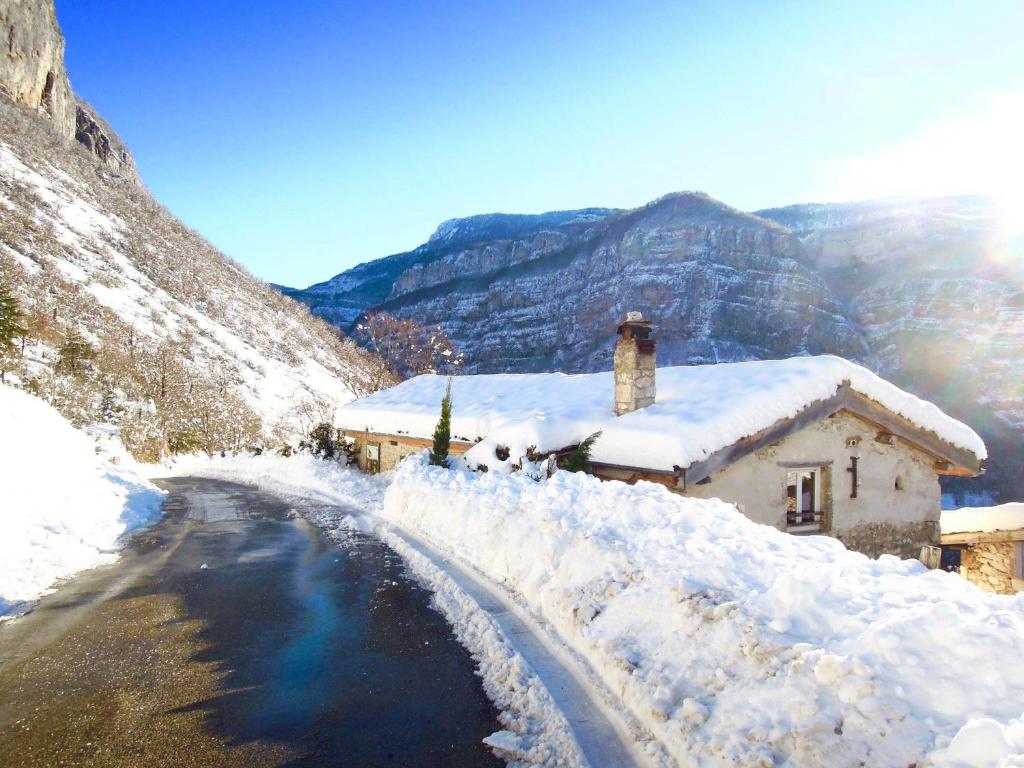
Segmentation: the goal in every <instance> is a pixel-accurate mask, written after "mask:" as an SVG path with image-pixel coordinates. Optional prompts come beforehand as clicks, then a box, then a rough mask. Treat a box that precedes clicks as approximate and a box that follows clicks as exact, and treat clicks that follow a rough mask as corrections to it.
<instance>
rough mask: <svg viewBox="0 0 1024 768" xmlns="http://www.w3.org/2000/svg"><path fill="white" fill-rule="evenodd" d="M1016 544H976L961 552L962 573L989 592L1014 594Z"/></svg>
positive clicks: (1007, 542)
mask: <svg viewBox="0 0 1024 768" xmlns="http://www.w3.org/2000/svg"><path fill="white" fill-rule="evenodd" d="M1014 550H1015V544H1014V542H1012V541H1000V542H996V543H991V544H989V543H986V544H975V545H973V546H972V547H968V548H964V550H963V551H962V552H961V553H960V575H961V576H963V577H964V578H965V579H967V580H968V581H970V582H973V583H975V584H977V585H978V586H979V587H981V588H982V589H987V590H988V591H989V592H998V593H999V594H1002V595H1012V594H1014V593H1015V592H1016V591H1017V590H1016V589H1015V588H1014V578H1013V572H1014V568H1013V566H1014V558H1015V552H1014Z"/></svg>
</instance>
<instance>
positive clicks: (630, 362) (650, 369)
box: [615, 312, 654, 416]
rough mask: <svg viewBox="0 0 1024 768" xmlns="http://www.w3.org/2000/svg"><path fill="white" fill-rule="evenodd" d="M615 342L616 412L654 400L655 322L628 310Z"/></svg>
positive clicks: (632, 408)
mask: <svg viewBox="0 0 1024 768" xmlns="http://www.w3.org/2000/svg"><path fill="white" fill-rule="evenodd" d="M619 336H620V337H621V338H620V339H619V340H618V341H617V342H615V415H616V416H621V415H622V414H624V413H629V412H630V411H635V410H637V409H638V408H646V407H647V406H648V405H652V404H653V403H654V339H652V338H651V337H650V336H651V321H650V320H644V316H643V315H642V314H640V313H639V312H627V313H626V319H625V320H624V321H623V323H622V324H621V325H620V326H619Z"/></svg>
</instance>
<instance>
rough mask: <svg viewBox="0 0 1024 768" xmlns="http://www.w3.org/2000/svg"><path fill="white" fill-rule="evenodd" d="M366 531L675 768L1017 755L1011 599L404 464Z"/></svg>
mask: <svg viewBox="0 0 1024 768" xmlns="http://www.w3.org/2000/svg"><path fill="white" fill-rule="evenodd" d="M383 514H384V517H385V518H386V519H389V520H392V521H394V522H395V523H397V524H400V525H402V526H405V527H407V528H409V529H411V530H414V531H416V532H418V533H419V534H421V535H423V536H424V537H425V538H427V539H429V540H430V541H432V542H434V544H435V545H437V546H439V547H441V548H443V549H446V550H448V551H450V552H453V553H456V554H457V555H459V556H460V557H462V558H463V559H465V560H466V561H468V562H469V563H470V564H472V565H473V566H475V567H476V568H477V569H478V570H480V571H481V572H483V573H484V574H486V575H488V576H490V577H491V578H492V579H494V580H496V581H498V582H499V583H503V584H505V585H506V586H507V587H508V588H509V589H510V590H512V591H513V592H514V593H516V594H518V595H519V596H521V598H522V599H523V600H525V602H526V604H527V605H528V607H529V608H530V609H531V610H532V611H533V612H535V613H536V614H537V615H539V616H541V617H542V618H543V619H545V620H547V621H548V622H550V624H551V625H552V626H554V627H555V628H556V629H557V631H558V632H559V633H560V634H561V636H562V638H563V640H564V641H565V642H567V643H568V644H569V645H570V646H571V647H572V648H573V649H574V650H575V651H577V652H578V653H580V654H582V655H583V656H585V657H586V658H588V659H589V660H590V662H591V663H592V665H593V667H594V668H595V669H596V670H597V672H598V673H599V674H600V676H601V677H602V678H603V679H604V682H605V683H606V684H607V685H608V686H609V688H611V689H612V690H614V691H617V692H619V694H620V695H621V698H622V700H623V702H624V703H625V705H626V706H628V707H629V708H630V709H631V710H632V712H633V713H634V714H635V715H636V716H637V717H638V718H639V719H640V720H641V721H642V722H643V723H645V725H646V726H647V727H648V728H649V729H650V731H651V732H652V733H653V734H654V735H655V736H656V737H657V738H658V739H659V740H660V741H661V742H662V743H663V744H664V745H665V746H666V747H667V748H668V750H669V751H670V752H671V753H672V754H673V755H674V756H675V757H676V758H677V759H678V760H679V761H680V762H681V763H682V764H693V763H697V764H701V765H704V764H730V765H773V764H780V763H783V762H788V763H789V764H792V765H800V766H847V765H849V766H854V765H873V766H874V765H878V766H882V765H892V766H897V765H898V766H906V765H910V764H914V763H917V764H921V763H922V762H924V761H926V760H927V759H928V756H929V755H930V756H931V760H932V762H933V764H936V765H949V766H954V765H960V766H963V765H992V764H995V763H996V761H998V760H1000V759H1002V757H1003V756H1005V755H1007V754H1011V753H1017V752H1021V751H1022V750H1024V739H1022V738H1021V730H1022V726H1021V725H1020V721H1019V718H1020V717H1021V714H1022V712H1024V598H1021V597H1003V596H998V595H990V594H987V593H984V592H982V591H981V590H979V589H977V588H975V587H974V586H972V585H970V584H969V583H967V582H966V581H964V580H963V579H961V578H960V577H959V576H957V575H955V574H949V573H944V572H941V571H928V570H926V569H925V568H924V567H923V566H922V565H920V564H919V563H917V562H916V561H901V560H898V559H896V558H893V557H882V558H880V559H879V560H870V559H869V558H867V557H864V556H863V555H860V554H857V553H853V552H849V551H847V550H846V549H845V548H844V547H843V546H842V545H841V544H840V543H839V542H838V541H835V540H833V539H829V538H825V537H807V538H797V537H793V536H789V535H787V534H784V533H781V532H779V531H776V530H775V529H773V528H769V527H766V526H761V525H757V524H755V523H753V522H751V521H750V520H748V519H747V518H746V517H744V516H743V515H741V514H740V513H739V512H737V511H736V510H735V509H734V508H733V507H731V506H729V505H726V504H724V503H722V502H719V501H716V500H712V501H703V500H696V499H687V498H683V497H680V496H677V495H674V494H672V493H670V492H669V491H667V490H666V489H664V488H662V487H661V486H658V485H653V484H647V483H639V484H637V485H636V486H626V485H623V484H621V483H614V482H601V481H599V480H597V479H595V478H592V477H589V476H586V475H582V474H570V473H565V472H558V473H556V474H555V475H554V476H553V477H552V478H551V479H550V480H548V481H547V482H541V483H538V482H534V481H532V480H530V479H528V478H526V477H524V476H522V475H521V474H517V475H511V476H508V475H499V474H496V473H487V474H472V473H464V472H459V471H447V470H443V469H438V468H433V467H429V466H426V465H425V464H424V462H423V461H422V460H417V459H415V458H410V459H407V460H406V461H405V462H403V464H402V465H401V466H400V467H399V469H398V470H397V471H396V473H395V479H394V481H393V483H392V484H391V486H390V487H389V488H388V490H387V492H386V495H385V500H384V512H383ZM965 675H969V676H970V680H969V681H967V680H965V677H964V676H965Z"/></svg>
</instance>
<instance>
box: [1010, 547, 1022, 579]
mask: <svg viewBox="0 0 1024 768" xmlns="http://www.w3.org/2000/svg"><path fill="white" fill-rule="evenodd" d="M1013 555H1014V557H1013V578H1015V579H1024V541H1018V542H1015V543H1014V545H1013Z"/></svg>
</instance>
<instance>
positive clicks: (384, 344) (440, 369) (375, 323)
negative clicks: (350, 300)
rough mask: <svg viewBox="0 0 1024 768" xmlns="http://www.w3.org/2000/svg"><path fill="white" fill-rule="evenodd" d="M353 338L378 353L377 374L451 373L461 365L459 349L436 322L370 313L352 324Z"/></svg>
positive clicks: (416, 374)
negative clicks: (425, 323)
mask: <svg viewBox="0 0 1024 768" xmlns="http://www.w3.org/2000/svg"><path fill="white" fill-rule="evenodd" d="M356 337H357V338H358V339H359V340H360V341H361V342H362V343H363V344H365V345H366V346H367V347H368V348H369V349H371V350H373V351H374V352H376V353H377V355H378V356H379V358H380V361H379V362H378V368H379V374H380V375H381V376H384V375H389V376H391V377H398V378H400V379H406V378H409V377H410V376H418V375H419V374H421V373H441V374H445V375H453V374H455V373H457V372H458V370H459V368H461V367H462V362H463V355H462V352H460V351H459V349H458V347H456V346H455V344H454V342H452V340H451V339H450V338H449V337H448V334H447V333H445V331H444V329H443V328H442V327H441V326H439V325H423V324H421V323H418V322H417V321H415V320H412V319H410V318H403V317H395V316H394V315H392V314H390V313H388V312H371V313H370V314H368V315H366V317H365V318H363V321H362V322H361V323H359V325H357V326H356Z"/></svg>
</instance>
